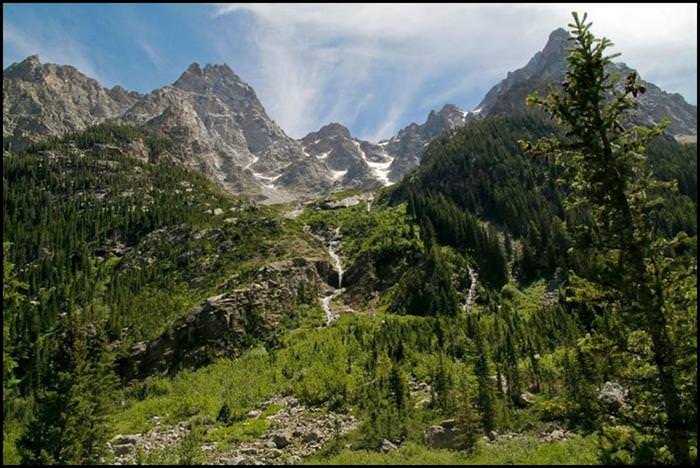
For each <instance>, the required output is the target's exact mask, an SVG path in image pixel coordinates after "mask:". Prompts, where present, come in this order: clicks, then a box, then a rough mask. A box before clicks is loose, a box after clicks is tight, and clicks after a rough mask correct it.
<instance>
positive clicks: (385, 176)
mask: <svg viewBox="0 0 700 468" xmlns="http://www.w3.org/2000/svg"><path fill="white" fill-rule="evenodd" d="M350 141H352V144H353V145H355V148H357V151H359V153H360V157H361V158H362V160H363V161H364V162H365V163H366V164H367V165H368V166H369V168H370V170H371V171H372V174H373V175H374V177H375V178H376V179H377V180H379V181H380V182H381V183H382V185H384V186H387V185H390V184H391V182H390V181H389V166H391V163H392V162H394V158H392V157H391V156H389V154H388V153H387V152H386V150H385V149H384V147H383V145H381V144H379V146H380V147H382V157H384V158H385V160H388V161H386V162H379V163H378V162H372V161H370V160H369V158H367V154H366V153H365V152H364V150H363V149H362V146H361V145H360V143H359V142H357V141H355V140H350ZM387 143H388V142H387Z"/></svg>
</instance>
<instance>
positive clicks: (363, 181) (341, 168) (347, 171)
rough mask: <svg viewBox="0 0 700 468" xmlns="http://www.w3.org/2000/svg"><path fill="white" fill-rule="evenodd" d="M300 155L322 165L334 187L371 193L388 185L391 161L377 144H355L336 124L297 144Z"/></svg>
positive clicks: (346, 132)
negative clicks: (302, 154) (312, 158)
mask: <svg viewBox="0 0 700 468" xmlns="http://www.w3.org/2000/svg"><path fill="white" fill-rule="evenodd" d="M300 143H301V144H302V146H303V148H304V152H305V153H306V154H309V155H311V156H313V157H314V158H316V159H317V160H318V161H320V162H323V163H324V164H325V165H326V167H328V169H329V170H330V171H331V172H330V174H331V178H332V179H333V180H334V183H335V186H336V187H339V188H340V187H344V188H354V189H372V188H376V187H380V186H383V185H388V184H389V183H390V180H389V178H388V174H389V167H390V165H391V164H392V162H393V160H394V158H393V157H392V156H390V155H389V154H388V153H387V152H386V151H385V149H384V148H383V147H382V146H380V145H377V144H374V143H370V142H367V141H363V140H357V139H355V138H353V137H352V136H351V135H350V131H349V130H348V129H347V128H345V127H343V126H342V125H340V124H338V123H331V124H328V125H326V126H324V127H322V128H321V129H320V130H319V131H317V132H313V133H309V134H308V135H306V136H305V137H304V138H302V139H301V140H300Z"/></svg>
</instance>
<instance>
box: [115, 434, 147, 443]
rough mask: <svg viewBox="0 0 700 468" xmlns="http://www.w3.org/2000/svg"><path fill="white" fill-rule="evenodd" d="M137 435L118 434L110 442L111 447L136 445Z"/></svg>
mask: <svg viewBox="0 0 700 468" xmlns="http://www.w3.org/2000/svg"><path fill="white" fill-rule="evenodd" d="M139 437H140V435H139V434H126V435H123V434H118V435H116V436H114V437H113V438H112V440H111V443H112V445H136V443H137V442H138V441H139Z"/></svg>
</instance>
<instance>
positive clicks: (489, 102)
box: [380, 28, 697, 182]
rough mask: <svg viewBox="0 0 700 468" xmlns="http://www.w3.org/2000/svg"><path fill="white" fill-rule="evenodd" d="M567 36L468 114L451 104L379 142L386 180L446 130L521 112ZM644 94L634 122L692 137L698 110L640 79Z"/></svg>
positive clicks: (545, 82) (560, 66)
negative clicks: (386, 159) (386, 158)
mask: <svg viewBox="0 0 700 468" xmlns="http://www.w3.org/2000/svg"><path fill="white" fill-rule="evenodd" d="M568 39H569V33H568V32H566V30H564V29H562V28H559V29H556V30H554V31H553V32H552V33H551V34H550V35H549V38H548V40H547V43H546V44H545V46H544V48H543V49H542V50H541V51H538V52H537V53H536V54H535V55H534V56H533V57H532V58H531V59H530V60H529V61H528V63H527V64H526V65H525V66H524V67H523V68H520V69H518V70H515V71H513V72H508V74H507V76H506V78H505V79H504V80H502V81H501V82H500V83H498V84H497V85H496V86H494V87H493V88H491V89H490V90H489V91H488V93H486V95H485V96H484V98H483V100H482V101H481V102H480V103H479V105H478V106H477V107H476V108H475V109H473V110H471V111H463V110H461V109H459V108H458V107H457V106H455V105H453V104H446V105H445V106H444V107H443V108H442V109H441V110H440V111H439V112H436V111H434V110H433V111H431V112H430V114H429V115H428V118H427V119H426V121H425V123H423V124H421V125H419V124H416V123H412V124H410V125H408V126H407V127H405V128H403V129H402V130H400V131H399V132H398V133H397V134H396V135H395V136H393V137H392V138H390V139H389V140H387V141H385V142H382V143H380V144H381V145H382V146H383V147H384V148H386V151H387V153H388V154H389V155H390V156H391V157H393V162H392V164H391V166H390V171H389V179H390V180H391V181H392V182H397V181H400V180H401V179H402V178H403V176H404V175H406V174H407V173H408V172H409V171H411V170H412V169H414V168H415V167H417V166H418V164H419V162H420V160H421V158H422V155H423V152H424V150H425V147H426V146H427V145H428V143H429V142H430V141H431V140H432V139H433V138H435V137H437V136H438V135H440V134H442V133H443V132H445V131H448V130H452V129H455V128H459V127H463V126H465V125H467V124H469V123H471V122H474V121H477V120H479V119H481V118H485V117H489V116H494V115H499V114H514V113H522V112H524V111H525V110H526V104H525V99H526V98H527V96H528V95H530V94H532V93H534V92H539V93H540V94H546V93H547V91H548V89H549V86H550V84H555V85H557V84H559V83H561V82H562V81H563V80H564V76H565V73H566V56H567V51H566V48H567V47H568V46H569V41H568ZM611 71H615V72H617V73H619V74H620V75H621V76H622V77H625V76H627V75H628V74H629V73H631V72H633V71H634V70H633V69H631V68H629V67H628V66H627V65H625V64H624V63H615V64H614V66H613V70H611ZM640 82H641V83H642V84H643V85H644V86H646V88H647V91H646V93H645V94H643V95H641V96H640V98H639V108H638V109H637V110H636V111H634V112H633V114H632V115H633V121H634V122H635V123H637V124H640V125H649V124H654V123H658V122H660V121H661V119H662V118H663V117H664V116H668V117H669V120H670V123H669V126H668V128H667V133H669V134H670V135H673V136H674V137H676V138H677V139H679V140H685V141H688V140H689V141H695V140H696V139H697V107H696V106H693V105H691V104H688V103H687V102H686V101H685V99H683V97H682V96H681V95H680V94H677V93H667V92H665V91H663V90H661V89H660V88H659V87H658V86H656V85H654V84H653V83H649V82H646V81H644V80H640Z"/></svg>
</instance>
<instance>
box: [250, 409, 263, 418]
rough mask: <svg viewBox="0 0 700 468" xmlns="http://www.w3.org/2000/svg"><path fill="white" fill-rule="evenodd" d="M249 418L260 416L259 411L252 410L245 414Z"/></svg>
mask: <svg viewBox="0 0 700 468" xmlns="http://www.w3.org/2000/svg"><path fill="white" fill-rule="evenodd" d="M247 416H248V417H249V418H257V417H258V416H260V411H259V410H253V411H251V412H250V413H248V415H247Z"/></svg>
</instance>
